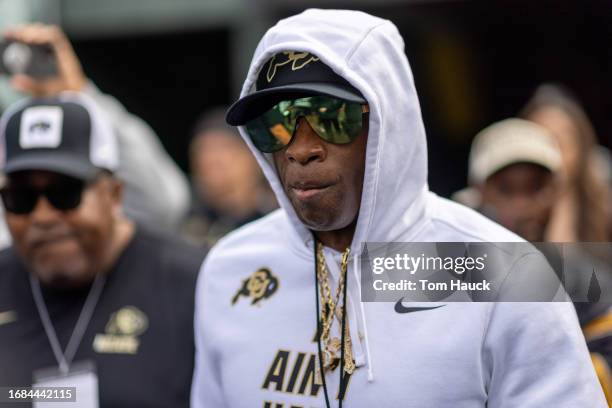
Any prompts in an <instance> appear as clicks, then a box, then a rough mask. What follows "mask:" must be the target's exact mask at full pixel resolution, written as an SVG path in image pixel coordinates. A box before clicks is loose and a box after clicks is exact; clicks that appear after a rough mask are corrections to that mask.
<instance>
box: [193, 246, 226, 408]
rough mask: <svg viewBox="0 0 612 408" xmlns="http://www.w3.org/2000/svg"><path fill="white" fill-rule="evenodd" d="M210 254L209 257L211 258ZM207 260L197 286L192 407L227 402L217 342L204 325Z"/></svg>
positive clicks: (212, 406) (214, 407) (217, 406)
mask: <svg viewBox="0 0 612 408" xmlns="http://www.w3.org/2000/svg"><path fill="white" fill-rule="evenodd" d="M210 255H211V254H209V257H208V258H207V260H208V259H210ZM206 266H207V262H206V261H205V262H204V265H203V266H202V269H201V271H200V274H199V275H198V283H197V287H196V299H195V316H194V330H195V346H196V353H195V364H194V373H193V382H192V384H191V407H192V408H224V407H225V406H226V405H225V402H224V401H223V395H222V392H221V383H220V381H221V378H220V373H219V370H218V361H217V360H216V359H215V357H214V355H213V352H212V347H211V345H213V344H215V343H214V342H211V341H210V339H207V338H206V335H207V334H208V332H207V331H206V329H205V327H204V324H203V323H204V319H205V316H204V315H205V314H206V306H205V305H204V299H203V295H204V291H205V290H204V286H205V285H206V282H205V277H206V272H205V270H207V268H206Z"/></svg>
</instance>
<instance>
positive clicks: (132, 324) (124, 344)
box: [93, 306, 149, 354]
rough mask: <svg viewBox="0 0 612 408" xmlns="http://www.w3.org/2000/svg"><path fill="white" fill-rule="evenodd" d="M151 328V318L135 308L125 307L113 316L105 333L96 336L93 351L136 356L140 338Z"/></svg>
mask: <svg viewBox="0 0 612 408" xmlns="http://www.w3.org/2000/svg"><path fill="white" fill-rule="evenodd" d="M148 327H149V318H148V317H147V315H146V314H144V313H143V312H142V311H141V310H140V309H138V308H137V307H134V306H124V307H122V308H121V309H119V310H118V311H116V312H115V313H113V314H111V316H110V319H109V320H108V323H107V324H106V327H105V328H104V331H105V333H104V334H102V333H99V334H96V337H95V338H94V342H93V349H94V351H95V352H97V353H111V354H136V353H137V352H138V348H139V346H140V338H139V336H140V335H141V334H143V333H144V332H145V331H146V330H147V328H148Z"/></svg>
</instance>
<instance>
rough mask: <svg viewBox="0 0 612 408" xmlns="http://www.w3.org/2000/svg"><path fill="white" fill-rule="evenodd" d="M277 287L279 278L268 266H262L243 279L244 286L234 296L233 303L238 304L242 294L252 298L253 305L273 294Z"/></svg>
mask: <svg viewBox="0 0 612 408" xmlns="http://www.w3.org/2000/svg"><path fill="white" fill-rule="evenodd" d="M277 289H278V278H277V277H276V276H274V275H273V274H272V272H270V270H269V269H268V268H260V269H258V270H256V271H255V272H254V273H253V274H252V275H251V276H249V277H248V278H246V279H245V280H243V281H242V286H241V287H240V289H238V292H236V294H235V295H234V297H233V298H232V305H234V304H236V302H238V300H239V299H240V297H241V296H244V297H246V298H250V299H251V305H255V304H258V303H259V301H260V300H262V299H267V298H269V297H270V296H272V295H273V294H274V292H276V290H277Z"/></svg>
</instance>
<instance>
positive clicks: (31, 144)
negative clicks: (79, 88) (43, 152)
mask: <svg viewBox="0 0 612 408" xmlns="http://www.w3.org/2000/svg"><path fill="white" fill-rule="evenodd" d="M63 117H64V113H63V111H62V109H61V108H59V107H57V106H34V107H31V108H27V109H26V110H24V111H23V114H22V115H21V129H20V132H19V146H21V148H22V149H36V148H55V147H58V146H59V145H60V143H61V141H62V120H63Z"/></svg>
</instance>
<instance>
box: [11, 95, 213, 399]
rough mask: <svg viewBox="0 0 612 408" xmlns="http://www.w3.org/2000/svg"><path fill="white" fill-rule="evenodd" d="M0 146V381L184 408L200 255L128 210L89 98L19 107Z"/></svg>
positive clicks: (108, 132)
mask: <svg viewBox="0 0 612 408" xmlns="http://www.w3.org/2000/svg"><path fill="white" fill-rule="evenodd" d="M0 142H1V143H0V151H2V152H3V155H2V157H1V162H0V169H1V170H2V171H4V173H5V174H6V178H5V183H4V185H3V186H2V188H1V190H0V194H1V197H2V202H3V204H4V206H5V209H6V222H7V225H8V227H9V230H10V232H11V235H12V238H13V245H12V246H11V247H9V248H8V249H5V250H3V251H2V252H0V271H1V273H0V362H2V363H1V364H0V386H13V387H17V386H21V387H29V386H30V385H32V384H36V385H40V386H50V385H57V384H59V383H62V384H64V386H71V387H72V386H74V387H77V393H78V401H79V403H78V406H80V407H94V406H102V407H186V406H188V398H189V391H190V381H191V376H192V371H193V358H194V340H193V309H194V292H195V281H196V277H197V273H198V270H199V268H200V264H201V261H202V258H203V255H204V251H202V250H201V249H198V248H194V247H191V246H188V245H186V244H183V243H180V242H177V240H175V239H171V238H168V237H165V236H162V235H159V234H158V233H156V232H153V231H149V230H147V228H146V227H142V226H140V225H137V224H135V223H134V222H133V221H132V220H131V219H130V218H129V217H127V216H125V215H124V214H123V211H122V202H123V184H122V182H121V181H119V179H118V178H117V177H116V176H115V172H116V171H117V169H118V168H120V165H119V160H120V157H119V156H120V155H119V150H118V149H119V146H118V142H117V140H116V137H115V133H114V131H113V129H112V127H111V126H110V123H109V121H108V119H107V118H106V117H105V115H104V114H103V112H101V110H100V109H98V108H97V107H96V106H95V103H94V102H93V100H91V99H90V98H89V97H87V96H86V95H83V94H79V93H74V92H62V93H59V94H58V95H57V96H55V97H48V98H37V99H26V100H24V101H22V102H18V103H17V104H15V105H13V106H11V107H9V108H8V109H7V111H6V112H5V113H4V115H3V116H2V118H1V119H0ZM43 371H45V372H46V373H45V374H43ZM43 377H44V378H43ZM16 405H17V406H22V405H23V404H21V403H19V404H16ZM3 406H4V405H3Z"/></svg>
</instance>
